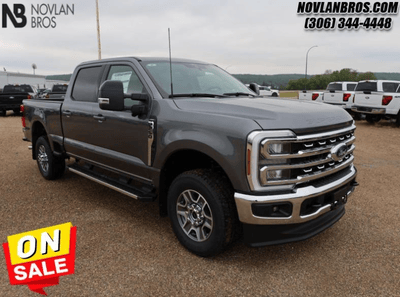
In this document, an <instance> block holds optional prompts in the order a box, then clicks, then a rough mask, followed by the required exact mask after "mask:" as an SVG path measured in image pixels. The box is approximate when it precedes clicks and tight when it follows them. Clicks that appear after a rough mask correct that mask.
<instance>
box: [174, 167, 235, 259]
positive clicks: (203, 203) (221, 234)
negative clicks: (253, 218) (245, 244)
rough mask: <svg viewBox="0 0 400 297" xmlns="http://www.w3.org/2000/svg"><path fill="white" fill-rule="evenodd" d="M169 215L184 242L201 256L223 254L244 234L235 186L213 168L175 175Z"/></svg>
mask: <svg viewBox="0 0 400 297" xmlns="http://www.w3.org/2000/svg"><path fill="white" fill-rule="evenodd" d="M168 215H169V218H170V220H171V223H172V229H173V231H174V233H175V235H176V237H177V238H178V240H179V241H180V243H181V244H182V245H183V246H184V247H186V248H187V249H188V250H189V251H191V252H193V253H194V254H196V255H198V256H201V257H211V256H215V255H217V254H219V253H220V252H222V251H223V250H225V249H226V248H227V247H228V246H229V245H230V244H231V243H233V242H234V240H236V239H237V238H238V237H239V236H240V224H239V219H238V215H237V212H236V207H235V202H234V198H233V189H232V186H231V185H230V183H229V181H228V180H227V178H225V177H223V176H222V175H221V174H218V173H216V172H213V171H211V170H206V169H197V170H192V171H186V172H184V173H182V174H181V175H179V176H178V177H176V178H175V180H174V181H173V182H172V184H171V187H170V188H169V191H168ZM196 224H197V225H196ZM184 227H186V229H185V230H186V231H184ZM196 230H197V231H198V232H196Z"/></svg>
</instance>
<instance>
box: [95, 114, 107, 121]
mask: <svg viewBox="0 0 400 297" xmlns="http://www.w3.org/2000/svg"><path fill="white" fill-rule="evenodd" d="M93 118H94V119H95V120H98V121H99V122H104V121H105V120H106V118H105V117H103V115H101V114H99V115H97V116H93Z"/></svg>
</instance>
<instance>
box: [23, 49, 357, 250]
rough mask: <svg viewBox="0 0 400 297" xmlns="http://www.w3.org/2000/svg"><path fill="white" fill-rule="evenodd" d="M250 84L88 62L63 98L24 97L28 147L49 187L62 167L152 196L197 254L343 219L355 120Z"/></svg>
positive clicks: (147, 61)
mask: <svg viewBox="0 0 400 297" xmlns="http://www.w3.org/2000/svg"><path fill="white" fill-rule="evenodd" d="M251 89H252V90H253V91H252V90H250V89H248V88H247V87H246V86H245V85H243V84H242V83H241V82H239V81H238V80H237V79H235V78H234V77H232V76H231V75H230V74H228V73H227V72H226V71H224V70H223V69H221V68H219V67H217V66H216V65H212V64H208V63H204V62H200V61H193V60H186V59H172V60H169V59H164V58H149V57H148V58H140V57H127V58H114V59H105V60H98V61H92V62H85V63H82V64H80V65H78V66H77V68H76V69H75V71H74V73H73V75H72V78H71V82H70V84H69V86H68V90H67V93H66V95H65V98H64V99H57V100H25V101H24V105H23V118H22V121H23V125H24V127H23V132H24V140H26V141H29V142H32V146H31V148H32V157H33V159H34V160H36V161H37V165H38V168H39V171H40V173H41V174H42V176H43V177H44V178H46V179H48V180H52V179H56V178H60V177H61V176H62V175H63V173H64V171H65V167H66V163H67V167H68V169H69V170H70V171H71V172H74V173H76V174H79V175H81V176H83V177H85V178H88V179H90V180H92V181H94V182H98V183H100V184H102V185H104V186H107V187H110V188H112V189H114V190H116V191H119V192H120V193H123V194H125V195H127V196H129V197H131V198H134V199H137V200H139V201H143V202H150V201H157V203H158V204H159V208H160V214H161V215H168V216H169V218H170V221H171V225H172V229H173V231H174V233H175V235H176V237H177V238H178V240H179V241H180V242H181V244H182V245H183V246H185V247H186V248H187V249H188V250H189V251H191V252H193V253H195V254H197V255H199V256H203V257H206V256H213V255H216V254H218V253H220V252H222V251H223V250H224V249H226V248H227V247H229V246H230V244H231V243H232V242H234V241H235V240H237V239H239V238H243V240H244V242H245V243H247V244H248V245H250V246H263V245H268V244H279V243H285V242H291V241H297V240H304V239H307V238H309V237H312V236H314V235H316V234H318V233H320V232H322V231H323V230H325V229H327V228H328V227H330V226H332V225H333V224H334V223H335V222H337V221H338V220H339V219H340V218H341V217H342V216H343V215H344V213H345V203H346V202H347V199H348V197H349V196H350V195H351V194H352V193H353V191H354V189H355V186H356V185H357V182H356V175H357V170H356V168H355V167H354V164H353V160H354V156H353V152H354V149H355V146H354V142H355V136H354V131H355V128H356V127H355V125H354V121H353V119H352V118H351V117H350V116H349V114H348V113H346V112H345V111H344V110H343V109H342V108H337V107H334V106H330V105H325V104H319V103H315V102H298V101H293V100H290V99H281V100H279V99H273V98H272V99H266V98H262V97H260V96H259V94H258V90H257V86H255V85H252V86H251ZM66 159H69V160H68V162H66Z"/></svg>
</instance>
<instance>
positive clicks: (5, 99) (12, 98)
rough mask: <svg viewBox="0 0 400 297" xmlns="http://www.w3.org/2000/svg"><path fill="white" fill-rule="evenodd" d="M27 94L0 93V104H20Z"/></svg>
mask: <svg viewBox="0 0 400 297" xmlns="http://www.w3.org/2000/svg"><path fill="white" fill-rule="evenodd" d="M28 95H29V94H26V95H21V94H1V95H0V105H3V106H6V105H15V104H22V100H24V99H27V98H28Z"/></svg>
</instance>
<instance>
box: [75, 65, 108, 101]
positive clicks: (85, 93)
mask: <svg viewBox="0 0 400 297" xmlns="http://www.w3.org/2000/svg"><path fill="white" fill-rule="evenodd" d="M101 69H102V68H101V66H96V67H89V68H82V69H81V70H79V72H78V75H77V77H76V79H75V84H74V89H73V90H72V98H73V99H74V100H76V101H87V102H97V100H98V99H97V92H98V88H99V85H98V83H99V79H100V75H101Z"/></svg>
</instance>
